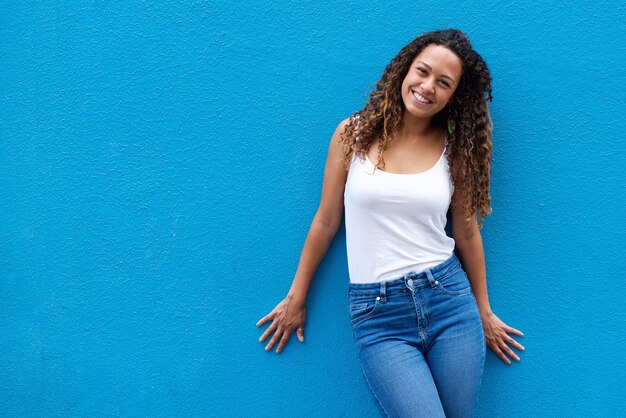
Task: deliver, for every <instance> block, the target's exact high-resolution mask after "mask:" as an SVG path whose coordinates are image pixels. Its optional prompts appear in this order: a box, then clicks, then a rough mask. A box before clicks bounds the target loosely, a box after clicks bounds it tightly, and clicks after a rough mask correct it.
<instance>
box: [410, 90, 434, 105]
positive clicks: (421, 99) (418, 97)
mask: <svg viewBox="0 0 626 418" xmlns="http://www.w3.org/2000/svg"><path fill="white" fill-rule="evenodd" d="M413 96H415V98H416V99H417V100H419V101H420V102H422V103H431V101H430V100H428V99H427V98H425V97H424V96H421V95H420V94H419V93H418V92H416V91H414V92H413Z"/></svg>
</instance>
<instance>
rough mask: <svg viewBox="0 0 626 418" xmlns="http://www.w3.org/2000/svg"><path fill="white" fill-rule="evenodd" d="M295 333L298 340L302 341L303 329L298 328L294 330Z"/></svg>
mask: <svg viewBox="0 0 626 418" xmlns="http://www.w3.org/2000/svg"><path fill="white" fill-rule="evenodd" d="M296 335H297V336H298V339H299V340H300V342H301V343H303V342H304V329H303V328H298V330H297V331H296Z"/></svg>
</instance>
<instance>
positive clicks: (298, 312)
mask: <svg viewBox="0 0 626 418" xmlns="http://www.w3.org/2000/svg"><path fill="white" fill-rule="evenodd" d="M305 317H306V307H305V304H304V303H300V302H298V301H295V300H293V299H292V298H291V296H287V297H286V298H285V299H283V300H282V301H281V302H280V303H279V304H278V305H276V307H275V308H274V309H273V310H272V312H270V313H269V314H267V315H265V316H264V317H263V318H261V319H260V320H259V322H257V323H256V326H257V327H260V326H261V325H263V324H264V323H266V322H268V321H270V320H271V321H272V324H271V325H270V326H269V327H268V328H267V329H266V330H265V332H264V333H263V335H261V338H259V341H261V342H263V340H264V339H266V338H267V336H268V335H270V334H271V333H273V332H274V331H275V332H274V335H273V336H272V339H271V340H270V342H269V343H268V344H267V346H266V347H265V351H269V350H271V349H272V347H273V346H274V344H276V341H278V339H279V338H280V343H279V344H278V347H277V348H276V353H277V354H278V353H280V352H281V351H282V349H283V346H284V345H285V344H286V343H287V340H288V339H289V336H290V335H291V333H292V332H293V331H294V330H296V331H297V332H296V335H297V336H298V339H299V340H300V342H302V343H303V342H304V318H305Z"/></svg>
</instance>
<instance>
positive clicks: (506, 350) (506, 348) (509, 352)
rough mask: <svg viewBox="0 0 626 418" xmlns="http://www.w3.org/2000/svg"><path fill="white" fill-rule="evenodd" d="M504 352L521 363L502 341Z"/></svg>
mask: <svg viewBox="0 0 626 418" xmlns="http://www.w3.org/2000/svg"><path fill="white" fill-rule="evenodd" d="M502 351H503V352H505V353H506V354H508V355H509V357H513V358H514V359H515V360H517V361H520V358H519V357H518V356H517V354H515V353H514V352H513V350H511V348H510V347H509V346H508V345H506V343H505V342H504V341H502Z"/></svg>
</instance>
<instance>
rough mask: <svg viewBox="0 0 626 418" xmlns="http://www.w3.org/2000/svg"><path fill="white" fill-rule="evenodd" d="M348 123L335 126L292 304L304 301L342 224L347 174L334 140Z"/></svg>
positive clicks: (299, 264)
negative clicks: (319, 196)
mask: <svg viewBox="0 0 626 418" xmlns="http://www.w3.org/2000/svg"><path fill="white" fill-rule="evenodd" d="M347 122H348V119H345V120H343V121H342V122H341V123H340V124H339V126H337V129H336V130H335V133H334V134H333V136H332V138H331V141H330V145H329V146H328V155H327V158H326V166H325V168H324V181H323V184H322V197H321V201H320V205H319V208H318V209H317V213H316V214H315V216H314V217H313V221H312V223H311V227H310V229H309V233H308V235H307V237H306V240H305V242H304V247H303V249H302V253H301V255H300V262H299V263H298V268H297V270H296V274H295V277H294V279H293V283H292V284H291V289H290V290H289V293H288V294H287V297H288V298H290V299H291V300H293V302H295V303H299V304H304V303H305V302H306V295H307V293H308V291H309V287H310V285H311V282H312V280H313V277H314V276H315V272H316V271H317V268H318V266H319V264H320V263H321V262H322V260H323V259H324V257H325V256H326V252H327V251H328V247H329V246H330V244H331V243H332V241H333V238H334V237H335V235H336V234H337V230H338V229H339V227H340V226H341V220H342V217H343V193H344V188H345V184H346V179H347V173H346V171H345V170H344V168H343V166H342V164H341V160H342V157H343V153H342V150H341V145H340V144H339V143H338V142H337V141H338V140H339V134H340V133H342V132H343V130H344V127H345V125H346V123H347Z"/></svg>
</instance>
